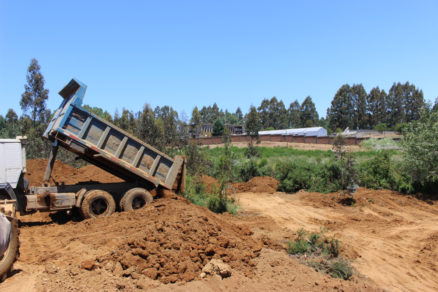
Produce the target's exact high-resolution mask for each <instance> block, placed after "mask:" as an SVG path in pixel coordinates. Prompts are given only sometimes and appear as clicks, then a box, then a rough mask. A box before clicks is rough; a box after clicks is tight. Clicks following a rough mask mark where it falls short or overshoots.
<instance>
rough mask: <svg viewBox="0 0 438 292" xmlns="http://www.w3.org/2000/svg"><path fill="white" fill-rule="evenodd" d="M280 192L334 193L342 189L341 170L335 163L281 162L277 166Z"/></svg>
mask: <svg viewBox="0 0 438 292" xmlns="http://www.w3.org/2000/svg"><path fill="white" fill-rule="evenodd" d="M274 168H275V172H276V178H277V179H278V180H279V182H280V184H279V185H278V190H279V191H283V192H287V193H294V192H297V191H299V190H302V189H303V190H308V191H312V192H324V193H326V192H333V191H337V190H339V189H340V187H341V170H340V167H339V166H338V165H337V164H336V163H335V162H333V161H330V162H327V163H324V164H318V163H309V162H307V161H306V160H301V159H300V160H298V159H297V160H287V161H279V162H277V163H276V165H275V167H274Z"/></svg>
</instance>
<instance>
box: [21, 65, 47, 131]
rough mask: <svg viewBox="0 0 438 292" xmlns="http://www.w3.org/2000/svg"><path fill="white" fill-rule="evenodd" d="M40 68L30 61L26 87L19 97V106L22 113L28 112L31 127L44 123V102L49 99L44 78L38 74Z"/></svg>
mask: <svg viewBox="0 0 438 292" xmlns="http://www.w3.org/2000/svg"><path fill="white" fill-rule="evenodd" d="M40 70H41V67H40V65H39V64H38V61H37V60H36V59H32V60H31V62H30V65H29V68H28V69H27V76H26V81H27V83H26V85H24V89H25V90H24V93H23V94H22V95H21V100H20V106H21V109H22V110H23V113H25V114H27V113H28V112H30V116H29V117H30V119H31V121H32V123H33V126H36V122H43V123H44V122H45V117H46V111H47V109H46V101H47V99H48V98H49V90H47V89H45V88H44V83H45V81H44V76H43V74H41V72H40Z"/></svg>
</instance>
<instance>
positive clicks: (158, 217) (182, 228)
mask: <svg viewBox="0 0 438 292" xmlns="http://www.w3.org/2000/svg"><path fill="white" fill-rule="evenodd" d="M168 200H174V202H172V203H171V204H166V203H164V202H159V203H155V204H154V205H153V206H150V207H147V208H145V209H142V210H140V211H138V212H136V213H135V212H132V213H131V214H128V215H125V214H123V216H135V218H140V217H142V218H148V219H147V221H148V222H149V223H148V224H145V225H144V226H142V227H141V228H140V229H139V230H130V233H129V234H130V238H129V239H128V240H126V241H124V242H123V243H122V244H120V245H119V247H118V249H117V251H116V252H115V253H114V254H110V255H105V256H103V257H99V258H98V259H97V261H98V262H102V263H104V264H107V263H108V262H109V263H110V265H112V264H115V265H116V266H117V265H118V264H117V263H119V264H120V265H121V267H122V268H123V269H124V270H130V271H131V273H138V274H143V275H146V276H147V277H148V278H151V279H153V280H156V279H157V280H159V281H161V282H163V283H169V282H171V283H173V282H177V281H184V282H187V281H191V280H194V279H196V278H198V276H199V275H200V273H201V271H202V268H203V267H204V266H205V265H206V264H207V263H208V262H209V261H210V260H211V259H221V260H222V261H223V262H225V263H228V264H229V265H230V266H231V267H232V268H234V269H237V270H240V271H242V272H243V273H244V274H245V275H249V276H250V275H251V266H254V263H253V261H252V260H253V259H254V258H255V257H257V256H258V254H259V252H260V250H261V248H262V245H261V244H260V243H258V242H256V241H254V240H253V239H251V236H250V235H251V234H252V233H251V231H250V230H249V229H247V228H243V227H239V226H236V225H230V224H226V223H225V221H223V220H222V219H220V218H219V217H217V216H215V215H214V214H212V213H211V212H210V211H207V210H206V209H203V208H199V207H195V206H193V205H191V204H189V203H188V202H187V201H186V200H185V199H182V198H180V197H177V196H174V197H173V198H168ZM170 205H172V207H169V206H170ZM109 220H110V221H113V220H114V218H111V219H109ZM108 225H111V224H108Z"/></svg>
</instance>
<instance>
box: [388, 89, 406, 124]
mask: <svg viewBox="0 0 438 292" xmlns="http://www.w3.org/2000/svg"><path fill="white" fill-rule="evenodd" d="M386 102H387V103H386V108H387V123H386V124H387V125H388V126H389V127H394V126H395V125H397V124H401V123H403V122H404V121H405V112H404V109H403V85H402V84H401V83H400V82H398V83H397V84H396V83H394V84H393V85H392V87H391V89H390V90H389V93H388V97H387V99H386Z"/></svg>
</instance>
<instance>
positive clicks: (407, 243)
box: [236, 189, 438, 291]
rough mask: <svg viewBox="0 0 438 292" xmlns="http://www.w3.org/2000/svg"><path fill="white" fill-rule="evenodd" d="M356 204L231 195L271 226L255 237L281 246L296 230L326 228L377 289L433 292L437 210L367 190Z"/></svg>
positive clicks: (437, 264) (333, 197)
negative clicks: (273, 240)
mask: <svg viewBox="0 0 438 292" xmlns="http://www.w3.org/2000/svg"><path fill="white" fill-rule="evenodd" d="M355 198H356V200H357V202H356V204H355V205H354V206H344V205H342V204H341V203H339V200H341V199H342V196H340V195H338V194H319V193H307V192H299V193H297V194H294V195H287V194H282V193H276V194H266V193H242V194H238V195H236V199H237V200H238V202H239V204H240V206H241V207H242V211H244V212H246V213H248V214H253V215H254V214H255V215H257V216H260V217H267V218H269V219H272V220H273V221H274V222H275V223H276V224H275V226H273V228H267V227H266V226H264V227H263V229H262V230H259V231H258V232H260V233H265V234H267V235H268V236H270V237H271V238H276V239H277V240H281V237H286V236H288V232H290V233H291V232H293V231H296V230H297V229H299V228H305V229H307V230H309V231H319V230H320V227H325V228H327V229H328V230H329V234H331V235H334V236H336V237H337V238H338V239H339V240H340V241H341V244H342V245H343V252H344V254H346V255H347V256H348V257H349V258H350V259H351V260H352V263H353V266H354V267H355V268H356V269H357V270H358V271H359V272H360V273H361V274H363V275H365V276H367V277H369V278H370V279H371V280H373V281H374V282H375V283H377V284H378V285H379V286H380V287H383V288H385V289H388V290H390V291H438V278H437V277H436V275H437V272H438V204H437V203H436V202H435V203H430V204H428V203H426V202H423V201H420V200H417V199H415V198H412V197H408V196H403V195H400V194H396V193H393V192H391V191H374V190H366V189H359V190H358V192H357V193H356V195H355ZM254 225H255V226H256V224H254ZM262 226H263V224H262ZM284 228H286V230H285V229H284Z"/></svg>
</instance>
